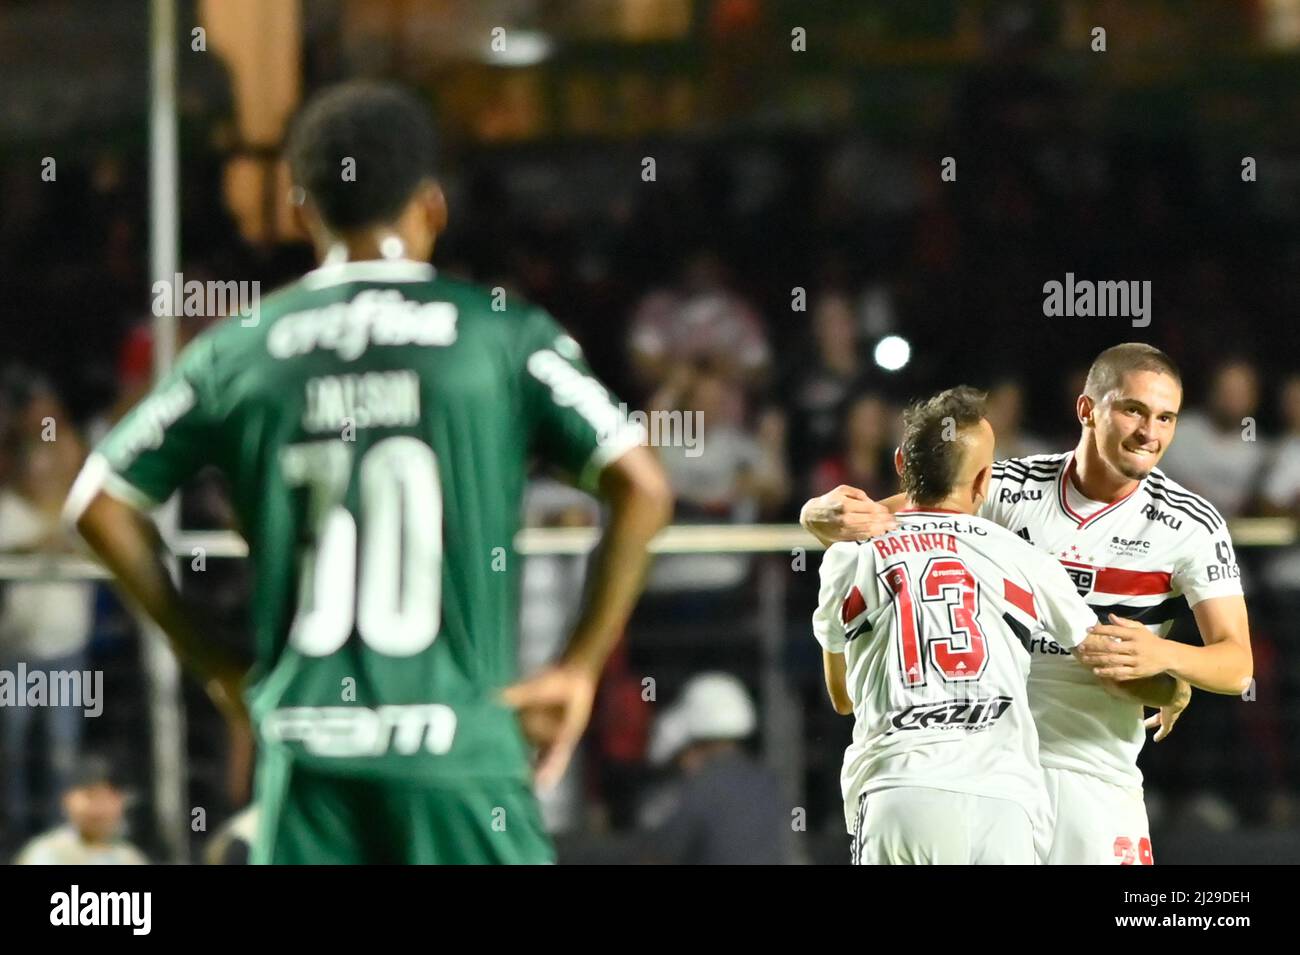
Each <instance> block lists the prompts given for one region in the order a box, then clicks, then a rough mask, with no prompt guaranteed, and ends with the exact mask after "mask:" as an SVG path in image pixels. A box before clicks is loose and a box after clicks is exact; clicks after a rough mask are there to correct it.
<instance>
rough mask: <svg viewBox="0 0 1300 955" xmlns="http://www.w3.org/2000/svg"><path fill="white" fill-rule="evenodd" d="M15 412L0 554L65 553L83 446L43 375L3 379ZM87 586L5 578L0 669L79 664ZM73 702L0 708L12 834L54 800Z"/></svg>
mask: <svg viewBox="0 0 1300 955" xmlns="http://www.w3.org/2000/svg"><path fill="white" fill-rule="evenodd" d="M6 384H7V390H8V391H9V393H10V398H9V401H10V404H11V405H12V407H13V408H15V409H16V411H15V414H14V418H13V421H12V422H11V426H10V430H9V434H8V435H7V436H6V438H5V441H4V444H5V446H6V449H7V453H6V456H7V457H8V458H9V459H10V461H11V463H12V468H11V478H12V481H11V483H10V484H9V485H7V486H4V487H0V552H8V553H15V554H28V555H51V556H52V555H56V554H71V553H73V552H74V545H73V542H72V537H71V535H70V534H69V533H68V532H67V531H66V530H65V529H64V528H63V526H62V523H61V519H60V514H61V511H62V507H63V501H64V498H66V497H67V493H68V489H69V488H70V487H71V486H72V481H73V479H74V478H75V477H76V474H77V470H78V468H79V467H80V464H81V459H82V457H83V450H82V446H81V442H80V441H79V439H78V437H77V434H76V431H75V430H73V428H72V423H71V421H70V420H69V418H68V416H67V415H66V414H65V413H64V410H63V407H62V405H61V404H60V403H59V401H58V399H57V398H56V397H55V396H54V394H53V392H52V391H51V390H50V389H49V387H48V385H46V384H45V383H44V382H42V381H41V380H39V379H37V378H34V377H29V376H10V378H9V379H8V381H7V383H6ZM93 598H94V584H92V583H90V582H87V581H67V582H59V581H11V582H9V583H7V584H6V585H5V587H4V601H3V607H0V669H4V670H6V671H9V672H14V671H16V669H17V667H18V665H19V664H20V663H21V664H25V666H26V667H27V669H28V670H32V669H39V670H43V671H47V672H49V671H75V670H83V669H85V665H86V648H87V645H88V643H89V640H90V634H91V628H92V624H93ZM82 718H83V714H82V709H81V708H80V707H79V706H72V705H65V706H48V707H43V708H37V707H28V706H14V707H6V708H4V709H3V710H0V744H2V746H3V750H2V751H3V754H4V758H5V772H4V777H5V779H4V800H5V815H6V817H7V820H8V823H9V826H10V827H11V829H12V830H13V833H12V834H13V835H15V836H20V837H21V836H26V835H28V834H29V833H30V832H32V831H34V830H35V829H36V828H38V827H40V826H43V825H48V824H49V822H50V820H51V818H52V817H53V802H54V796H55V794H57V793H58V792H60V791H62V789H63V787H64V786H65V785H66V784H67V781H68V779H69V777H70V774H71V772H72V770H73V767H74V765H75V763H76V758H77V749H78V746H79V745H80V742H81V735H82ZM35 720H39V721H40V723H41V724H42V728H43V731H44V738H45V748H44V754H45V757H46V762H47V767H48V777H49V778H48V780H47V786H46V787H45V792H44V794H43V795H42V794H37V793H35V792H33V788H32V786H31V784H30V776H29V762H30V756H31V754H32V753H33V752H34V751H39V750H37V748H36V747H35V746H34V745H33V738H32V729H33V721H35Z"/></svg>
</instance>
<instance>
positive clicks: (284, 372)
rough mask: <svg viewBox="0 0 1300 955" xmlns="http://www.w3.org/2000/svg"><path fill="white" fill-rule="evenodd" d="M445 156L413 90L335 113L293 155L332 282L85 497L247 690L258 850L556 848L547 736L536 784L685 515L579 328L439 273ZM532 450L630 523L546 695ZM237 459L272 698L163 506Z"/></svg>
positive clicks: (163, 609) (367, 93) (116, 555)
mask: <svg viewBox="0 0 1300 955" xmlns="http://www.w3.org/2000/svg"><path fill="white" fill-rule="evenodd" d="M433 140H434V134H433V130H432V125H431V122H430V120H429V117H428V115H427V112H426V110H425V109H424V107H423V106H422V105H421V104H420V103H419V102H418V101H417V100H415V99H414V98H413V97H412V96H410V95H409V94H407V93H405V92H402V91H400V90H397V89H394V88H391V87H387V86H381V85H375V84H369V83H351V84H345V85H343V86H339V87H335V88H333V89H330V90H327V91H325V92H324V93H322V94H321V95H319V96H317V97H315V98H314V99H313V100H312V101H311V102H310V103H309V104H308V105H307V106H306V107H305V108H304V110H303V112H302V114H301V116H300V117H299V119H298V120H297V122H296V123H295V125H294V128H293V132H292V134H291V137H290V141H289V148H288V154H289V162H290V167H291V172H292V174H293V178H294V183H295V202H296V203H297V204H298V206H299V213H300V216H301V220H302V222H303V225H304V226H305V228H306V230H307V232H308V234H309V235H310V237H311V240H312V243H313V245H314V246H315V249H316V252H317V257H318V259H319V261H320V262H321V265H320V267H319V268H318V269H316V270H314V271H312V272H309V273H308V274H307V275H305V276H304V277H303V278H302V279H300V280H299V281H298V282H296V283H294V284H293V285H290V286H288V287H286V288H284V289H282V290H280V291H279V292H277V293H275V294H274V295H271V296H268V297H267V298H266V299H264V300H263V301H262V303H261V308H260V315H259V318H258V321H257V322H256V323H255V324H251V325H249V324H245V323H244V322H242V321H241V320H240V318H239V317H237V316H236V317H232V318H229V319H226V320H225V321H223V322H221V323H220V324H218V325H217V326H215V327H214V328H212V329H210V330H209V331H207V332H205V333H204V334H203V335H201V336H200V337H199V338H197V339H196V340H195V341H194V342H193V343H192V344H191V345H190V346H189V347H188V348H186V349H185V351H184V352H183V353H182V354H181V355H180V357H179V358H178V360H177V362H176V365H175V368H174V369H173V370H172V372H171V373H170V374H169V375H168V376H167V377H166V378H165V380H163V381H162V382H160V383H159V384H158V386H157V387H156V389H155V390H154V391H153V393H152V394H151V395H150V396H149V397H148V398H146V399H145V400H144V401H143V402H141V403H140V404H139V405H138V406H137V407H136V408H135V409H134V410H133V411H132V412H131V413H130V414H129V415H127V417H126V418H124V419H123V420H122V422H121V423H120V424H119V425H118V426H117V427H116V428H114V429H113V431H112V432H111V433H110V434H109V435H108V436H107V437H106V438H105V439H104V441H103V443H102V444H101V445H100V446H99V448H98V449H97V450H96V453H95V454H94V455H92V457H91V458H90V459H89V460H88V462H87V464H86V468H85V470H84V472H83V475H82V477H81V478H80V479H79V480H78V483H77V486H76V487H74V489H73V491H72V494H71V495H70V496H69V502H68V513H69V517H70V518H72V519H75V520H76V523H77V527H78V528H79V530H80V531H81V533H82V534H83V536H84V537H85V539H86V540H87V542H88V543H89V544H90V545H91V547H92V548H93V549H94V550H95V551H96V552H97V553H98V554H99V555H100V557H101V558H102V559H103V561H104V563H105V564H106V565H107V566H108V567H109V568H110V569H111V570H112V571H113V573H114V574H115V576H116V577H117V579H118V581H119V582H120V585H121V586H122V588H123V589H124V590H125V591H126V592H127V593H128V594H129V595H130V596H131V597H132V598H134V600H135V601H136V602H138V603H139V604H140V606H141V607H142V608H143V609H144V611H145V612H147V613H148V614H149V615H150V616H151V617H152V618H153V619H154V620H155V621H157V623H158V624H159V625H160V626H161V627H162V629H163V630H164V631H165V632H166V634H167V635H168V638H169V640H170V642H171V644H172V646H173V647H174V649H175V650H176V652H177V654H178V655H179V657H180V658H181V660H182V661H183V663H184V664H185V665H186V666H187V668H188V669H190V670H191V672H193V673H194V674H195V675H196V676H197V677H198V678H199V679H200V680H202V681H203V683H204V685H205V686H206V687H207V688H208V690H209V692H210V694H211V695H212V696H213V698H214V700H215V701H216V702H217V704H218V705H219V706H220V707H221V708H222V709H223V710H224V711H226V712H227V713H228V714H238V712H239V711H240V709H241V706H242V701H243V700H244V699H246V700H247V705H248V712H249V715H250V716H251V719H252V722H253V725H254V727H255V729H256V732H257V738H258V747H259V752H258V767H257V782H256V792H257V797H256V798H257V801H258V803H259V805H260V807H261V814H262V821H261V827H260V831H259V833H258V836H257V839H256V841H255V843H254V847H253V859H254V861H262V862H271V863H361V862H381V863H382V862H391V863H480V862H482V863H486V862H524V863H534V862H548V861H553V850H552V847H551V844H550V841H549V839H548V838H547V836H546V833H545V832H544V830H543V828H542V825H541V819H540V814H539V812H538V807H537V803H536V800H535V798H534V796H533V788H532V787H533V782H534V779H533V778H532V777H533V772H532V769H533V767H531V766H530V744H531V746H533V747H535V748H536V766H535V780H536V782H537V784H539V785H542V786H545V785H549V784H553V783H554V782H555V781H557V780H558V778H559V776H560V775H561V774H562V773H563V771H564V768H565V766H566V765H567V763H568V761H569V758H570V756H571V755H572V752H573V749H574V747H575V746H576V744H577V742H578V739H579V737H580V736H581V734H582V731H583V729H584V728H585V727H586V724H587V721H588V719H589V717H590V713H591V705H592V698H593V696H594V693H595V688H596V682H597V678H598V675H599V673H600V670H601V668H602V667H603V665H604V662H605V659H606V656H607V655H608V653H609V651H610V650H611V648H612V646H613V645H614V643H615V642H616V641H617V639H618V636H619V634H620V633H621V631H622V629H623V627H624V625H625V623H626V621H627V618H628V616H629V614H630V613H631V610H632V606H633V604H634V603H635V601H636V598H637V596H638V595H639V593H640V589H641V586H642V582H643V579H644V576H645V571H646V568H647V566H648V561H649V557H648V553H647V546H648V544H649V542H650V540H651V538H652V537H653V536H654V535H655V534H656V533H657V532H658V531H659V530H660V529H661V528H662V527H663V526H664V525H665V524H666V523H667V521H668V519H669V516H670V513H671V508H672V501H671V494H670V492H669V490H668V486H667V482H666V480H665V478H664V475H663V472H662V470H661V469H660V466H659V464H658V461H657V459H656V458H655V456H654V454H653V453H652V452H650V451H649V450H647V449H646V448H645V447H643V446H642V444H643V442H642V437H643V432H642V431H641V429H639V428H635V427H633V426H631V425H630V424H628V423H627V422H626V420H625V418H624V416H623V415H622V414H621V413H620V411H619V410H618V409H617V408H616V407H615V405H614V404H613V403H612V401H611V399H610V396H609V393H608V392H607V391H606V390H605V388H604V387H603V386H602V385H601V384H600V383H599V382H598V381H596V380H595V379H594V378H593V377H592V376H591V373H590V371H589V370H588V368H587V367H586V365H585V364H584V363H583V361H582V358H581V352H580V350H579V348H578V346H577V344H576V343H575V342H574V341H573V340H572V339H571V338H569V337H568V336H567V335H565V334H564V333H563V332H562V331H561V330H560V328H559V326H558V325H557V324H556V323H555V321H554V320H553V319H552V318H551V317H550V316H549V315H547V314H546V313H545V312H544V311H542V310H541V309H539V308H537V307H535V306H532V305H529V304H526V303H524V302H520V301H510V302H508V303H506V304H505V305H504V307H503V308H502V307H501V306H502V303H501V302H500V300H499V299H494V296H493V294H492V292H491V291H489V290H487V289H481V288H478V287H476V286H473V285H470V284H467V283H464V282H459V281H454V280H451V279H448V278H443V277H440V276H437V275H435V272H434V269H433V267H432V266H430V265H429V264H428V259H429V258H430V256H431V254H432V251H433V245H434V241H435V239H436V238H437V236H438V234H439V233H440V232H442V231H443V228H444V227H445V225H446V221H447V209H446V202H445V199H444V197H443V194H442V191H441V190H440V188H439V187H438V185H437V183H436V181H435V180H434V178H433V173H432V170H433V163H434V142H433ZM349 168H353V169H354V170H355V175H354V176H351V175H345V170H347V169H349ZM494 305H497V306H498V307H497V308H494V307H493V306H494ZM533 456H538V457H540V458H541V459H543V460H544V461H546V462H548V463H550V464H552V465H555V466H558V467H559V468H561V469H563V470H564V471H566V472H567V473H569V474H571V475H572V476H573V478H574V479H575V480H576V481H577V482H579V483H580V484H582V485H584V486H586V487H588V488H590V489H592V490H593V491H595V493H597V494H598V495H599V496H600V497H601V498H602V499H603V500H604V502H605V503H606V504H607V506H608V508H607V512H608V519H607V524H606V529H605V533H604V537H603V539H602V542H601V547H600V549H599V550H598V552H597V555H596V556H595V558H594V561H593V564H592V569H591V575H590V580H589V582H588V584H589V585H588V589H587V594H586V597H585V600H584V603H583V607H582V611H581V613H580V616H579V619H578V622H577V623H576V625H575V629H574V632H573V634H572V636H571V639H570V641H569V643H568V645H567V647H566V648H565V650H564V652H563V654H562V656H561V658H560V660H559V661H558V662H556V663H555V664H553V665H552V666H550V667H549V668H547V669H545V670H543V671H542V672H541V673H540V674H538V675H536V676H534V677H532V678H530V679H526V680H523V681H522V682H518V679H519V677H518V674H517V672H516V649H517V648H516V643H517V636H516V629H517V616H518V592H519V587H518V583H519V576H518V571H519V558H518V557H517V555H516V554H515V552H514V548H513V539H514V536H515V533H516V531H517V530H518V527H519V522H520V511H521V500H522V495H523V492H524V486H525V478H526V473H527V468H528V463H529V460H530V458H531V457H533ZM209 464H210V465H215V466H216V467H217V468H218V469H220V470H221V471H222V472H223V473H224V474H225V475H226V477H227V478H228V480H229V483H230V488H231V495H232V500H233V503H234V505H235V510H236V513H237V515H238V517H239V520H240V523H241V526H242V529H243V532H244V535H245V537H246V538H247V540H248V542H249V549H250V558H251V560H252V562H253V569H254V576H255V580H256V589H255V593H254V598H253V606H252V610H251V617H252V624H253V628H254V639H255V652H256V661H255V663H254V669H253V671H252V673H251V674H250V675H249V678H248V680H247V688H246V689H245V680H244V674H243V672H242V670H241V668H240V667H239V666H238V665H237V664H235V663H233V662H232V661H230V660H227V659H225V657H224V655H223V654H222V653H220V652H218V651H217V650H216V649H214V647H213V645H212V644H211V643H210V642H209V641H205V640H204V639H203V638H202V636H201V634H200V629H201V628H200V627H199V626H198V625H197V623H196V621H195V620H194V618H193V617H192V616H191V615H190V614H189V613H188V612H187V610H186V608H185V607H184V605H183V603H182V601H181V599H180V597H179V595H178V593H177V591H176V589H175V588H174V586H173V584H172V581H171V578H170V577H169V575H168V572H167V568H166V564H165V563H164V561H163V560H162V559H161V558H160V556H159V555H160V552H161V542H160V540H159V537H158V534H157V531H156V528H155V527H154V525H153V523H152V521H150V520H149V519H148V517H147V516H146V514H147V511H148V509H149V508H150V507H151V506H153V505H154V504H155V503H156V502H161V501H164V500H166V499H167V498H168V497H169V496H170V495H171V493H172V492H173V491H174V490H176V488H177V487H178V486H180V485H181V483H182V482H184V481H185V480H186V479H187V478H188V477H190V476H191V475H192V474H193V473H194V472H195V471H197V470H198V469H199V468H200V467H202V466H204V465H209Z"/></svg>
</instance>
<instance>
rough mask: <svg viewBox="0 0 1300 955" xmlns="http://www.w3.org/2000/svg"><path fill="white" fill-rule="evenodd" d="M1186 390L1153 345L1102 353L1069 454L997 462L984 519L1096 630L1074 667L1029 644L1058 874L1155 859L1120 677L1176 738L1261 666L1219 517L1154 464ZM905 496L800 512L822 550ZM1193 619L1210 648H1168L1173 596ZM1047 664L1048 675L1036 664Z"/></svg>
mask: <svg viewBox="0 0 1300 955" xmlns="http://www.w3.org/2000/svg"><path fill="white" fill-rule="evenodd" d="M1181 404H1182V383H1181V379H1180V376H1179V374H1178V370H1177V368H1176V366H1175V365H1174V363H1173V362H1172V361H1171V360H1170V359H1169V358H1168V356H1166V355H1165V354H1164V353H1163V352H1161V351H1159V350H1158V349H1156V348H1153V347H1152V346H1150V345H1145V344H1140V343H1129V344H1124V345H1117V346H1114V347H1113V348H1109V349H1107V350H1106V351H1104V352H1102V353H1101V355H1100V356H1098V358H1097V360H1096V361H1095V362H1094V363H1093V366H1092V368H1091V369H1090V370H1089V373H1088V379H1087V384H1086V385H1085V387H1084V393H1083V394H1082V395H1080V396H1079V398H1078V400H1077V404H1076V411H1077V413H1078V418H1079V422H1080V425H1081V427H1082V432H1081V435H1080V438H1079V443H1078V445H1077V446H1076V447H1075V449H1074V450H1073V451H1071V452H1068V453H1065V454H1055V455H1036V456H1033V457H1028V458H1019V459H1013V460H1010V461H1002V462H998V463H997V464H995V465H994V470H993V477H992V480H991V482H990V488H989V494H988V497H987V499H986V500H985V501H984V503H983V505H982V506H981V508H980V510H979V514H980V515H981V516H983V517H987V518H988V519H990V520H992V521H994V522H996V523H998V524H1000V525H1001V526H1003V527H1005V528H1007V529H1009V530H1011V531H1013V532H1014V533H1016V534H1017V535H1019V536H1020V537H1022V538H1024V539H1025V540H1027V541H1029V542H1031V543H1033V544H1034V545H1035V546H1037V547H1039V548H1041V549H1043V550H1044V551H1046V552H1048V553H1049V554H1051V555H1052V556H1053V557H1055V558H1056V559H1057V560H1059V561H1060V562H1061V564H1062V566H1064V567H1065V569H1066V570H1067V571H1068V572H1069V573H1070V576H1071V577H1072V578H1073V579H1074V583H1075V586H1076V588H1077V589H1078V591H1079V593H1080V594H1081V595H1082V596H1083V598H1084V599H1085V600H1086V601H1087V602H1088V604H1089V605H1090V607H1091V608H1092V609H1093V611H1094V612H1095V613H1096V615H1097V617H1098V619H1099V620H1100V621H1101V622H1100V623H1099V624H1098V625H1096V626H1094V627H1093V628H1092V633H1094V634H1096V635H1098V636H1099V637H1104V638H1105V640H1104V641H1103V642H1101V643H1097V642H1095V641H1089V643H1088V645H1087V647H1085V648H1084V649H1083V650H1082V651H1081V652H1080V654H1079V655H1078V657H1077V658H1076V657H1074V656H1071V655H1069V653H1068V651H1067V650H1065V649H1064V648H1063V647H1062V646H1061V645H1060V644H1059V643H1058V642H1055V641H1052V640H1048V639H1043V640H1041V641H1038V642H1035V643H1034V644H1033V645H1032V650H1033V652H1034V655H1035V666H1033V667H1032V668H1031V671H1030V677H1029V699H1030V706H1031V708H1032V710H1033V713H1034V719H1035V723H1036V724H1037V727H1038V732H1039V741H1040V745H1039V755H1040V759H1041V761H1042V764H1043V767H1044V775H1045V778H1046V783H1047V789H1048V796H1049V800H1050V803H1051V815H1052V826H1053V838H1052V843H1051V847H1050V850H1049V852H1048V854H1047V857H1046V861H1047V862H1049V863H1053V864H1058V863H1066V864H1070V863H1073V864H1105V863H1119V864H1134V863H1136V864H1150V863H1151V862H1153V861H1154V860H1153V855H1152V850H1151V839H1150V832H1149V830H1148V825H1147V818H1146V808H1145V805H1144V804H1143V801H1142V775H1141V772H1140V771H1139V770H1138V768H1137V756H1138V752H1139V751H1140V750H1141V748H1142V743H1143V741H1144V734H1143V712H1142V706H1141V704H1137V703H1133V702H1128V701H1127V700H1124V699H1121V698H1117V697H1116V696H1114V695H1113V694H1112V693H1110V692H1107V689H1106V687H1105V686H1103V684H1102V682H1101V679H1094V677H1096V678H1102V679H1105V680H1114V681H1118V682H1119V684H1120V685H1121V686H1125V687H1127V688H1129V689H1130V691H1131V692H1132V695H1134V696H1136V697H1138V698H1139V699H1141V700H1142V701H1143V702H1144V703H1146V704H1147V705H1150V706H1159V707H1161V712H1160V715H1159V716H1158V717H1152V719H1151V720H1149V721H1147V725H1148V726H1152V725H1156V724H1157V723H1158V724H1159V726H1160V729H1159V732H1157V734H1156V739H1157V740H1160V739H1162V738H1163V737H1164V736H1165V735H1167V734H1168V732H1169V730H1170V729H1171V728H1172V726H1173V723H1174V721H1175V720H1176V719H1177V716H1178V713H1180V712H1181V711H1182V709H1183V708H1184V707H1185V706H1186V704H1187V698H1188V695H1189V691H1188V686H1194V687H1199V688H1201V689H1204V690H1208V691H1210V692H1215V693H1225V694H1240V693H1242V692H1244V691H1245V690H1246V689H1247V688H1248V687H1249V685H1250V681H1251V678H1252V673H1253V663H1252V659H1251V652H1250V629H1249V624H1248V621H1247V616H1246V604H1245V600H1244V598H1243V596H1242V589H1241V575H1240V570H1239V569H1238V566H1237V561H1236V556H1235V554H1234V552H1233V548H1232V541H1231V538H1230V537H1229V535H1228V531H1227V528H1226V526H1225V525H1224V521H1223V518H1222V517H1221V516H1220V515H1219V513H1218V512H1217V511H1216V510H1215V509H1214V507H1213V506H1212V505H1210V504H1209V502H1207V501H1206V500H1205V499H1204V498H1202V497H1200V496H1198V495H1196V494H1193V493H1191V492H1190V491H1187V490H1186V489H1185V488H1183V487H1182V486H1181V485H1179V484H1178V483H1177V482H1175V481H1173V480H1171V479H1170V478H1168V477H1167V476H1166V475H1164V474H1163V473H1162V472H1161V471H1160V470H1159V469H1158V468H1156V464H1157V463H1158V462H1159V460H1160V458H1161V456H1162V455H1163V454H1164V452H1165V450H1166V449H1167V447H1168V446H1169V443H1170V441H1172V439H1173V436H1174V428H1175V423H1176V421H1177V416H1178V410H1179V407H1180V406H1181ZM902 500H903V498H902V495H896V496H894V497H891V498H889V499H888V500H886V501H882V502H874V501H871V500H870V499H869V498H867V497H866V495H864V494H862V492H861V491H858V490H856V489H853V488H843V487H841V488H836V489H835V490H834V491H832V492H830V493H829V494H827V495H824V496H822V497H821V498H814V499H813V500H811V501H809V502H808V503H807V504H806V505H805V509H804V513H803V515H802V522H803V524H804V526H805V527H807V528H808V529H809V530H810V531H811V532H812V533H813V534H814V535H816V536H817V537H819V538H820V539H822V540H823V541H824V542H828V543H829V542H831V541H834V540H844V539H856V538H861V537H871V536H873V535H875V534H878V533H881V532H882V531H885V530H888V529H889V528H890V527H891V526H893V524H894V521H893V520H892V519H891V517H890V516H889V514H888V513H887V512H888V511H892V510H895V509H897V508H898V507H900V506H901V503H902ZM1179 599H1185V600H1186V601H1187V602H1188V604H1189V605H1190V606H1191V608H1192V613H1193V616H1194V617H1195V619H1196V624H1197V627H1198V629H1199V631H1200V634H1201V639H1202V642H1203V643H1204V646H1200V647H1195V646H1190V645H1186V644H1181V643H1177V642H1175V641H1169V640H1164V639H1163V637H1164V636H1165V635H1166V634H1167V633H1168V631H1169V627H1170V625H1171V623H1172V620H1173V617H1174V614H1175V611H1176V608H1177V601H1178V600H1179ZM1039 664H1044V665H1039Z"/></svg>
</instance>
